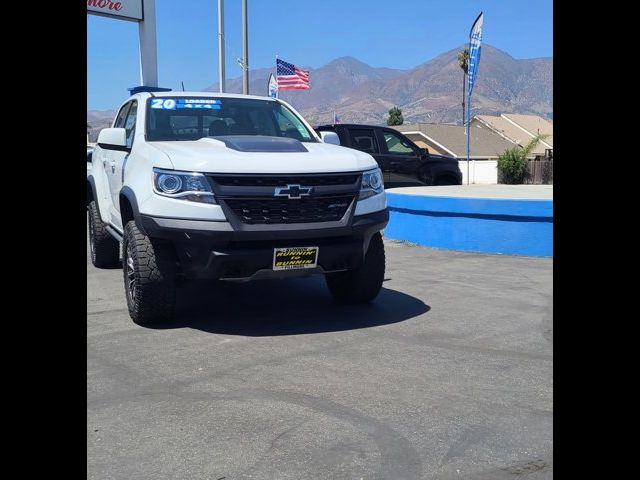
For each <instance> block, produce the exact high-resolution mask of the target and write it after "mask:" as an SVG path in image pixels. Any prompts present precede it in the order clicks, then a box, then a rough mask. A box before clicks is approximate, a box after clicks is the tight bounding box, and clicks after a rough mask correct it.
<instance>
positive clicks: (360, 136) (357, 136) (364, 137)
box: [349, 128, 378, 153]
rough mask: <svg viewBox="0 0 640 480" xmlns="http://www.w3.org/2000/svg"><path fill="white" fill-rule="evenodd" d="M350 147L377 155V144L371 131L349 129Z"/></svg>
mask: <svg viewBox="0 0 640 480" xmlns="http://www.w3.org/2000/svg"><path fill="white" fill-rule="evenodd" d="M349 136H350V137H351V146H352V147H353V148H356V149H358V150H362V151H363V152H367V153H378V142H377V141H376V136H375V135H374V133H373V130H363V129H355V128H352V129H349Z"/></svg>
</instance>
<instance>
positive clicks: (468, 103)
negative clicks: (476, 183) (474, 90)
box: [466, 95, 471, 185]
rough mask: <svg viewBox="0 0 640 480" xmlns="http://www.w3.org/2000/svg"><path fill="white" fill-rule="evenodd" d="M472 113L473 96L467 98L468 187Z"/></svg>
mask: <svg viewBox="0 0 640 480" xmlns="http://www.w3.org/2000/svg"><path fill="white" fill-rule="evenodd" d="M470 111H471V95H468V96H467V126H466V127H467V185H469V158H470V156H471V135H470V134H471V132H470V131H469V112H470Z"/></svg>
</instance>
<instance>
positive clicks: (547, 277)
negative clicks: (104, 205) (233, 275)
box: [87, 241, 553, 480]
mask: <svg viewBox="0 0 640 480" xmlns="http://www.w3.org/2000/svg"><path fill="white" fill-rule="evenodd" d="M385 248H386V253H387V273H386V280H385V282H384V288H383V290H382V292H381V293H380V295H379V297H378V298H377V299H376V300H375V301H374V302H373V303H372V304H370V305H365V306H349V307H345V306H340V305H337V304H335V303H334V302H333V300H332V299H331V297H330V295H329V293H328V291H327V289H326V287H325V284H324V279H323V278H322V277H311V278H307V279H298V280H293V279H289V280H275V281H259V282H253V283H244V284H229V283H223V282H207V283H196V284H192V285H190V286H189V287H188V288H183V289H181V290H180V291H179V293H178V317H177V320H176V321H174V322H173V323H171V324H165V325H161V326H156V327H154V328H145V327H140V326H137V325H135V324H134V323H133V322H132V321H131V320H130V318H129V316H128V313H127V308H126V302H125V296H124V288H123V282H122V272H121V270H98V269H96V268H94V267H93V266H92V265H91V263H90V260H89V258H88V257H87V460H88V464H87V478H89V479H207V480H220V479H224V480H236V479H278V480H280V479H283V480H285V479H287V480H288V479H296V480H299V479H356V480H359V479H364V480H369V479H393V480H401V479H411V480H413V479H480V480H485V479H486V480H488V479H495V480H501V479H517V478H522V479H526V480H534V479H549V478H552V475H553V454H552V446H553V435H552V427H553V419H552V416H553V402H552V395H553V377H552V367H553V356H552V341H553V320H552V301H553V300H552V265H553V260H552V259H549V258H529V257H515V256H500V255H483V254H473V253H462V252H452V251H445V250H436V249H429V248H422V247H416V246H411V245H407V244H401V243H396V242H390V241H386V242H385Z"/></svg>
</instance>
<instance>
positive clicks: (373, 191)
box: [358, 168, 384, 200]
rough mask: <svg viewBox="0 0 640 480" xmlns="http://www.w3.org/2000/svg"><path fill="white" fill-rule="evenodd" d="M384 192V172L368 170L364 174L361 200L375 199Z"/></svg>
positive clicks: (377, 169)
mask: <svg viewBox="0 0 640 480" xmlns="http://www.w3.org/2000/svg"><path fill="white" fill-rule="evenodd" d="M382 192H384V183H383V181H382V172H381V171H380V169H379V168H376V169H374V170H368V171H366V172H364V173H363V174H362V186H361V187H360V196H359V197H358V199H359V200H364V199H365V198H369V197H373V196H374V195H378V194H379V193H382Z"/></svg>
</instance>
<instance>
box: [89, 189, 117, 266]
mask: <svg viewBox="0 0 640 480" xmlns="http://www.w3.org/2000/svg"><path fill="white" fill-rule="evenodd" d="M87 210H88V212H89V250H90V253H91V263H93V265H94V266H95V267H97V268H116V267H118V266H119V265H120V242H118V240H116V239H115V238H113V237H112V236H111V234H110V233H109V232H108V231H107V225H106V224H105V223H104V222H103V221H102V219H101V218H100V213H99V212H98V205H96V201H95V200H93V201H92V202H91V203H90V204H89V206H88V207H87Z"/></svg>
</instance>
